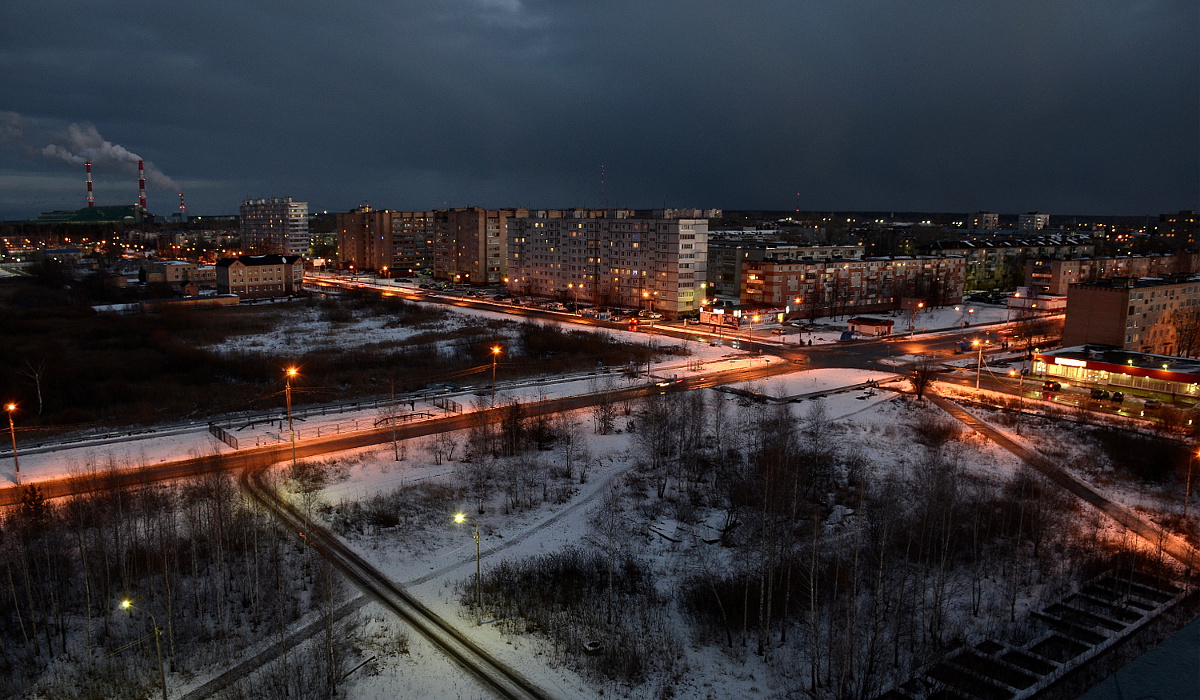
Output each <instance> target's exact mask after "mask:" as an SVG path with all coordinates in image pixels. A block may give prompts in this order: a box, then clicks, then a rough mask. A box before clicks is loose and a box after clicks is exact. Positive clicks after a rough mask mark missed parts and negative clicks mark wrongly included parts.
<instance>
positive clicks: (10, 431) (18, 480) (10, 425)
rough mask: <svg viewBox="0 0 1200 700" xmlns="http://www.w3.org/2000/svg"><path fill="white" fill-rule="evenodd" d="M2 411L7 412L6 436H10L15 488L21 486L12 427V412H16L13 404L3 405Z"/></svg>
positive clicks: (15, 431)
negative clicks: (15, 480) (15, 475)
mask: <svg viewBox="0 0 1200 700" xmlns="http://www.w3.org/2000/svg"><path fill="white" fill-rule="evenodd" d="M4 410H6V411H8V434H9V435H11V436H12V445H13V469H14V470H16V474H17V486H20V485H21V462H20V461H19V460H18V459H17V429H16V427H14V426H13V411H15V410H17V405H16V404H15V403H11V402H9V403H6V404H4Z"/></svg>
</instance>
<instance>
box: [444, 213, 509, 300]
mask: <svg viewBox="0 0 1200 700" xmlns="http://www.w3.org/2000/svg"><path fill="white" fill-rule="evenodd" d="M524 213H525V210H489V209H482V208H480V207H469V208H464V209H449V210H444V211H438V212H434V222H433V236H432V240H433V260H432V263H433V276H434V277H436V278H438V279H445V280H450V281H451V282H455V283H463V284H499V283H502V282H503V281H504V277H505V276H506V267H507V264H508V254H507V246H508V235H507V229H508V220H509V219H510V218H511V217H513V216H514V215H521V214H524Z"/></svg>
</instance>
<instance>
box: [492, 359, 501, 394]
mask: <svg viewBox="0 0 1200 700" xmlns="http://www.w3.org/2000/svg"><path fill="white" fill-rule="evenodd" d="M499 357H500V346H499V345H493V346H492V408H495V407H496V360H497V359H499Z"/></svg>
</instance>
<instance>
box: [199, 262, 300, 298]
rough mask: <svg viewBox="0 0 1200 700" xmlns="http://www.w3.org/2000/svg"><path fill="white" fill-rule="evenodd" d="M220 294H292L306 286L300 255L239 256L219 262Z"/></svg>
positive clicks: (248, 295)
mask: <svg viewBox="0 0 1200 700" xmlns="http://www.w3.org/2000/svg"><path fill="white" fill-rule="evenodd" d="M216 267H217V293H218V294H236V295H238V296H239V297H242V298H243V299H268V298H271V297H281V296H291V295H293V294H296V293H298V292H299V291H300V290H301V289H303V287H304V264H303V258H301V257H300V256H299V255H239V256H238V257H236V258H222V259H221V260H218V261H217V265H216Z"/></svg>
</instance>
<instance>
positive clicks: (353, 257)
mask: <svg viewBox="0 0 1200 700" xmlns="http://www.w3.org/2000/svg"><path fill="white" fill-rule="evenodd" d="M392 216H393V212H391V211H388V210H387V209H372V208H371V207H370V206H368V205H363V206H361V207H359V208H357V209H355V210H353V211H349V212H346V213H345V214H338V215H337V217H336V221H337V260H338V265H339V266H340V267H348V266H350V265H353V266H354V268H355V269H357V270H372V271H376V272H379V271H382V270H383V269H384V268H391V267H393V260H394V252H393V248H394V244H393V240H392Z"/></svg>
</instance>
